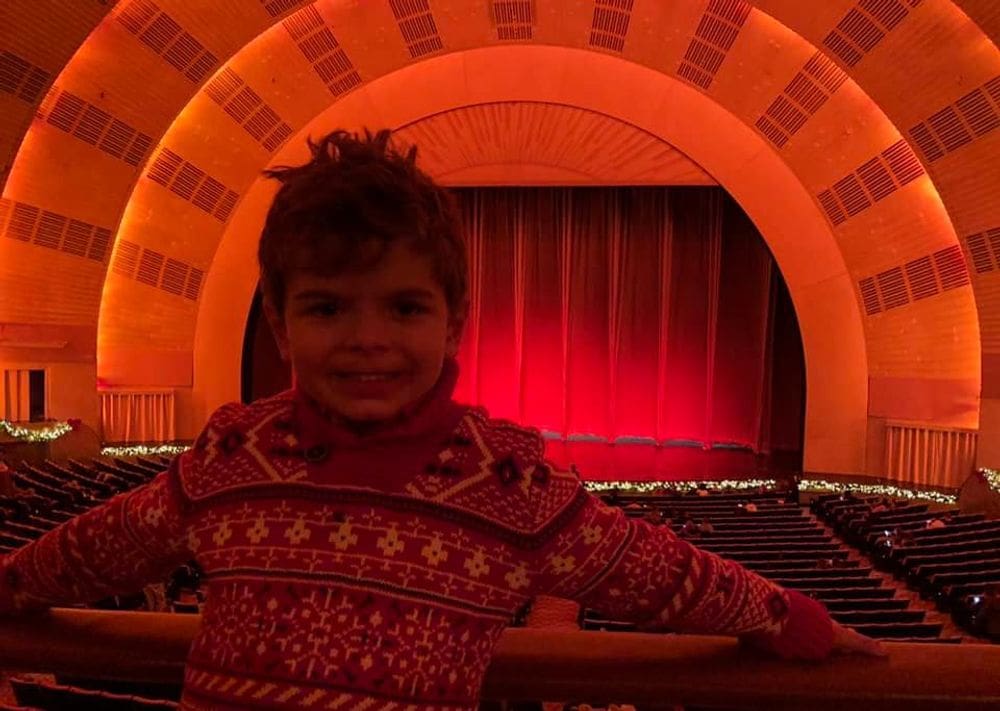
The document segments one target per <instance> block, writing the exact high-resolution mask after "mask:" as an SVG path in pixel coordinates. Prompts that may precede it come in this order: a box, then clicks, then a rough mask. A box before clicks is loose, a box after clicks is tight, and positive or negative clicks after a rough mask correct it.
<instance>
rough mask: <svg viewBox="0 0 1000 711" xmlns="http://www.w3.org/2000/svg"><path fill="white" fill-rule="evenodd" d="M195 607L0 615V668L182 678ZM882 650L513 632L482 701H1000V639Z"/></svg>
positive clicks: (965, 704) (780, 705) (881, 704)
mask: <svg viewBox="0 0 1000 711" xmlns="http://www.w3.org/2000/svg"><path fill="white" fill-rule="evenodd" d="M198 623H199V618H198V616H197V615H176V614H162V613H141V612H101V611H92V610H65V609H56V610H52V611H50V612H48V613H43V614H39V615H31V616H20V617H12V618H4V619H0V669H3V670H7V671H14V670H18V671H43V672H53V673H64V674H72V675H75V676H83V677H94V678H105V679H128V680H137V681H156V682H180V680H181V678H182V672H183V667H184V658H185V656H186V654H187V650H188V647H189V645H190V643H191V639H192V638H193V637H194V634H195V632H196V630H197V627H198ZM886 646H887V648H888V649H889V657H888V658H885V659H872V658H862V657H841V658H835V659H832V660H830V661H828V662H824V663H821V664H816V663H807V662H782V661H777V660H773V659H763V658H761V656H760V655H759V654H755V653H754V652H752V651H750V650H747V649H741V648H740V646H739V645H738V644H737V643H736V642H735V641H734V640H732V639H728V638H722V637H694V636H686V635H685V636H673V635H670V636H666V635H650V634H638V633H616V632H546V631H539V630H528V629H511V630H508V631H506V632H505V633H504V635H503V637H502V638H501V640H500V644H499V646H498V648H497V651H496V654H495V656H494V659H493V663H492V665H491V666H490V669H489V672H488V674H487V678H486V682H485V685H484V688H483V696H484V698H487V699H549V700H576V701H581V700H586V701H588V702H607V701H610V702H619V703H633V704H647V705H649V704H653V705H664V706H667V705H668V704H672V703H680V704H692V705H697V706H706V707H712V706H725V707H728V708H741V709H743V708H745V709H817V710H818V709H850V710H851V711H861V710H862V709H863V710H865V711H868V710H869V709H871V710H872V711H880V710H884V711H894V710H898V711H924V710H927V711H931V710H933V711H944V710H948V711H952V710H955V711H966V710H971V709H984V710H985V709H992V710H994V711H995V710H996V709H1000V646H990V645H978V644H960V645H953V644H903V643H899V644H892V643H889V644H887V645H886Z"/></svg>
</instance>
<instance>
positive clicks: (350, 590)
mask: <svg viewBox="0 0 1000 711" xmlns="http://www.w3.org/2000/svg"><path fill="white" fill-rule="evenodd" d="M452 370H453V369H452ZM454 378H455V373H454V372H451V373H450V374H448V375H446V376H443V377H442V380H441V382H439V384H438V386H436V388H435V390H434V391H432V394H431V395H430V396H428V398H427V401H425V402H424V403H422V404H421V406H420V407H419V408H417V410H416V411H414V412H412V413H411V414H410V416H409V417H408V418H407V420H406V421H405V422H404V423H403V424H401V425H398V426H395V427H393V428H392V429H391V430H389V431H383V432H380V433H374V434H370V435H368V436H366V437H359V436H357V435H354V434H352V433H350V432H348V431H345V430H342V429H339V428H337V427H335V426H333V425H332V424H331V423H329V422H328V421H327V420H326V419H325V418H324V417H323V416H322V414H321V413H320V412H319V410H318V409H317V408H316V407H315V406H314V405H313V404H312V403H311V402H310V401H309V400H308V399H307V398H306V397H304V396H302V395H301V394H299V393H297V392H295V391H289V392H287V393H284V394H281V395H278V396H276V397H273V398H269V399H266V400H261V401H258V402H256V403H253V404H251V405H247V406H243V405H238V404H231V405H226V406H223V407H222V408H220V409H219V410H218V411H216V412H215V413H214V414H213V415H212V417H211V418H210V420H209V422H208V424H207V426H206V428H205V430H204V431H203V432H202V434H201V436H200V437H199V438H198V440H197V442H196V443H195V446H194V448H193V449H191V450H190V451H188V452H186V453H184V454H183V455H180V456H179V457H177V458H176V459H175V460H174V463H173V465H172V466H171V467H170V469H169V471H166V472H163V473H162V474H160V475H159V476H157V477H156V478H155V479H154V480H153V481H152V482H151V483H149V484H148V485H146V486H143V487H141V488H139V489H137V490H135V491H132V492H130V493H126V494H122V495H120V496H117V497H116V498H114V499H112V500H111V501H109V502H107V503H106V504H104V505H102V506H100V507H98V508H96V509H94V510H92V511H90V512H88V513H85V514H83V515H81V516H79V517H77V518H75V519H73V520H71V521H68V522H66V523H65V524H63V525H62V526H60V527H59V528H57V529H55V530H54V531H52V532H50V533H48V534H47V535H45V536H43V537H42V538H40V539H39V540H38V541H36V542H34V543H32V544H30V545H28V546H25V547H24V548H22V549H20V550H18V551H15V552H14V553H11V554H10V555H8V556H6V557H5V558H4V559H2V561H0V569H2V575H0V611H3V612H10V611H12V610H17V609H28V608H35V607H43V606H48V605H57V604H66V603H71V602H79V601H90V600H94V599H98V598H102V597H105V596H107V595H110V594H114V593H122V592H126V591H133V590H135V589H138V588H139V587H140V586H141V585H142V584H144V583H146V582H149V581H154V580H158V579H163V578H164V577H166V576H167V575H168V574H169V573H170V571H171V570H173V569H174V568H175V567H176V566H178V565H179V564H181V563H183V562H185V561H188V560H191V559H195V560H196V561H197V562H198V564H199V565H200V566H201V568H202V570H203V571H204V574H205V581H206V592H207V599H206V604H205V609H204V614H203V619H202V624H201V628H200V630H199V632H198V634H197V636H196V637H195V640H194V642H193V644H192V646H191V650H190V654H189V656H188V663H187V668H186V673H185V680H184V694H183V700H182V704H181V705H182V708H184V709H192V710H195V709H213V710H226V711H228V710H231V709H299V708H310V709H361V708H364V709H397V708H399V709H403V708H406V709H431V708H434V709H440V710H442V711H459V710H461V711H466V710H470V709H474V708H476V702H477V699H478V697H479V689H480V685H481V682H482V679H483V675H484V673H485V670H486V667H487V665H488V664H489V660H490V655H491V654H492V652H493V648H494V645H495V644H496V642H497V639H498V638H499V636H500V633H501V632H502V630H503V629H504V627H506V626H507V624H508V623H509V622H510V620H511V618H512V616H513V615H514V614H515V612H516V611H518V610H519V609H521V608H522V607H523V606H524V605H525V604H526V603H528V602H529V600H530V599H531V598H532V596H534V595H536V594H548V595H555V596H560V597H565V598H573V599H575V600H577V601H579V602H580V603H582V604H583V605H586V606H587V607H590V608H595V609H597V610H599V611H600V612H602V613H603V614H605V615H607V616H608V617H610V618H614V619H627V620H635V621H638V622H641V623H645V624H646V625H648V626H649V627H651V628H654V629H655V628H671V629H681V630H691V631H702V632H706V633H722V634H739V635H744V636H745V637H747V638H749V639H751V640H752V641H753V642H754V643H755V644H757V645H758V646H762V647H764V648H766V649H769V650H771V651H773V652H775V653H777V654H779V655H782V656H794V657H805V658H822V657H824V656H826V655H827V654H829V652H830V648H831V645H832V626H831V622H830V618H829V616H828V615H827V613H826V611H825V610H824V609H823V608H822V606H820V605H819V604H817V603H815V602H813V601H812V600H809V599H808V598H805V597H803V596H801V595H799V594H798V593H794V592H789V591H784V590H782V589H781V588H779V587H777V586H775V585H773V584H771V583H769V582H767V581H765V580H764V579H762V578H760V577H759V576H757V575H755V574H753V573H750V572H748V571H747V570H745V569H743V568H741V567H740V566H738V565H736V564H735V563H732V562H729V561H726V560H723V559H721V558H718V557H716V556H714V555H711V554H709V553H706V552H703V551H700V550H698V549H696V548H694V547H692V546H691V545H689V544H687V543H685V542H683V541H681V540H679V539H677V538H676V537H675V536H674V535H673V534H672V533H671V532H670V531H669V530H668V529H666V528H654V527H652V526H649V525H648V524H646V523H644V522H642V521H637V520H631V519H627V518H626V517H625V516H624V515H623V513H622V511H621V510H619V509H616V508H611V507H608V506H606V505H604V504H603V503H602V502H601V501H599V500H598V499H596V498H595V497H593V496H591V495H589V494H588V493H587V492H586V491H585V490H584V489H583V487H582V486H581V484H580V482H579V481H578V480H577V479H576V478H575V477H574V476H573V475H572V474H570V473H568V472H563V471H557V470H555V469H554V468H552V467H551V466H549V465H547V464H546V463H545V461H544V458H543V442H542V439H541V437H540V436H539V434H538V433H537V432H536V431H533V430H529V429H525V428H522V427H518V426H515V425H512V424H509V423H506V422H499V421H496V420H491V419H489V417H488V416H487V415H486V413H485V412H484V411H482V410H479V409H468V408H464V407H461V406H458V405H456V404H455V403H454V402H452V401H451V399H450V396H451V390H452V388H453V387H454Z"/></svg>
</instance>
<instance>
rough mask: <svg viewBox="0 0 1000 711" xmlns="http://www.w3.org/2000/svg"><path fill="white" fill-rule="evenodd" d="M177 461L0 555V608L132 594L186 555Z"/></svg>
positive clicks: (2, 610)
mask: <svg viewBox="0 0 1000 711" xmlns="http://www.w3.org/2000/svg"><path fill="white" fill-rule="evenodd" d="M180 456H184V455H180ZM177 461H178V459H175V460H174V463H173V464H172V465H171V468H170V470H168V471H165V472H162V473H161V474H159V475H157V476H156V477H155V478H154V479H153V480H152V481H150V482H149V483H148V484H144V485H142V486H140V487H138V488H136V489H133V490H132V491H128V492H125V493H122V494H119V495H117V496H115V497H114V498H112V499H110V500H108V501H107V502H105V503H103V504H101V505H99V506H97V507H95V508H93V509H91V510H90V511H87V512H86V513H83V514H80V515H79V516H76V517H75V518H73V519H70V520H69V521H66V522H65V523H63V524H61V525H60V526H58V527H56V528H55V529H53V530H51V531H49V532H48V533H46V534H45V535H43V536H42V537H41V538H39V539H38V540H36V541H34V542H32V543H30V544H28V545H26V546H23V547H22V548H19V549H18V550H16V551H13V552H11V553H9V554H7V555H5V556H3V557H0V613H7V612H11V611H16V610H28V609H40V608H45V607H49V606H52V605H65V604H71V603H81V602H91V601H93V600H98V599H101V598H103V597H107V596H109V595H115V594H122V593H127V592H135V591H136V590H138V589H140V588H141V587H142V586H143V585H144V584H145V583H148V582H152V581H156V580H158V579H162V578H165V577H166V576H167V575H169V573H170V572H171V571H172V570H173V569H174V568H176V567H177V566H179V565H181V564H182V563H184V562H185V561H187V560H190V559H191V558H192V553H191V551H190V550H189V549H188V546H187V530H186V527H185V525H184V516H183V514H182V505H181V498H180V495H179V492H178V490H177V485H178V484H177V481H176V466H177Z"/></svg>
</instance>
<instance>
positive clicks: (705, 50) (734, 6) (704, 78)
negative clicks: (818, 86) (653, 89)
mask: <svg viewBox="0 0 1000 711" xmlns="http://www.w3.org/2000/svg"><path fill="white" fill-rule="evenodd" d="M751 9H752V8H751V6H750V4H749V3H747V2H744V1H743V0H710V2H709V3H708V7H707V8H706V9H705V13H704V14H703V15H702V16H701V19H700V20H699V21H698V26H697V27H696V28H695V31H694V36H693V37H692V38H691V42H690V43H689V44H688V48H687V51H685V52H684V57H683V58H682V59H681V63H680V66H678V68H677V76H679V77H680V78H681V79H684V80H685V81H688V82H690V83H691V84H694V85H695V86H697V87H700V88H702V89H706V90H707V89H708V88H709V87H710V86H711V85H712V81H713V80H714V79H715V75H716V73H717V72H718V71H719V68H720V67H721V66H722V63H723V62H724V61H725V59H726V56H727V54H728V53H729V50H730V49H731V48H732V46H733V43H734V42H736V38H737V37H738V36H739V34H740V30H741V29H743V26H744V25H745V24H746V21H747V18H749V17H750V10H751ZM758 123H759V124H763V127H762V126H761V125H758V128H760V129H761V131H762V132H763V133H764V134H765V135H768V134H769V133H770V134H773V135H775V136H777V135H778V134H779V133H780V131H781V129H780V128H778V127H777V126H776V125H774V124H771V123H770V122H769V121H765V122H760V121H759V122H758ZM769 137H770V136H769ZM780 140H781V139H780V138H777V140H775V139H772V142H775V143H778V142H779V141H780ZM786 140H787V139H786Z"/></svg>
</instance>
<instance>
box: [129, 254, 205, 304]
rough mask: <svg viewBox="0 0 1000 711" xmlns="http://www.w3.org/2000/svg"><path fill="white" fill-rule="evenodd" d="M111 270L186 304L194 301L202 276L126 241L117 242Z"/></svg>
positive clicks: (178, 261)
mask: <svg viewBox="0 0 1000 711" xmlns="http://www.w3.org/2000/svg"><path fill="white" fill-rule="evenodd" d="M111 270H112V271H113V272H114V273H115V274H119V275H121V276H123V277H125V278H126V279H132V280H134V281H137V282H139V283H141V284H146V285H147V286H152V287H155V288H157V289H160V290H161V291H165V292H167V293H168V294H171V295H173V296H180V297H183V298H185V299H188V300H189V301H197V300H198V296H199V295H200V294H201V284H202V280H203V279H204V276H205V273H204V272H203V271H202V270H201V269H197V268H196V267H194V266H192V265H190V264H187V263H186V262H183V261H181V260H179V259H174V258H172V257H167V256H166V255H164V254H161V253H160V252H157V251H156V250H152V249H147V248H145V247H142V246H141V245H139V244H136V243H135V242H130V241H129V240H120V241H119V244H118V247H117V249H116V250H115V260H114V265H113V266H112V269H111Z"/></svg>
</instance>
